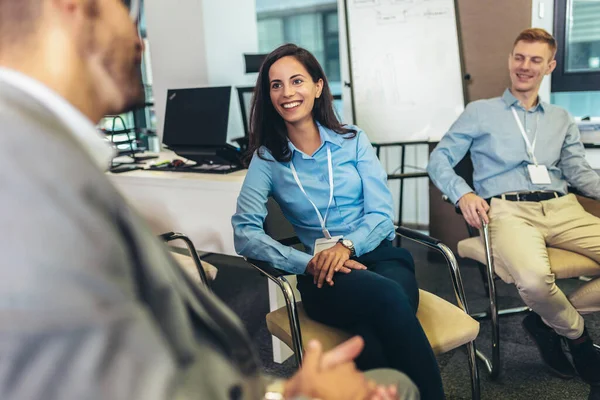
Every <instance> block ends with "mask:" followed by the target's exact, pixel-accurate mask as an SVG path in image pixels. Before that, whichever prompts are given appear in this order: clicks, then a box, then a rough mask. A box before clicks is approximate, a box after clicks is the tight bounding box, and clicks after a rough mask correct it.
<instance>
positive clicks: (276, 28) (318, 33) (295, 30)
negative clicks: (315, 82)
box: [256, 0, 341, 96]
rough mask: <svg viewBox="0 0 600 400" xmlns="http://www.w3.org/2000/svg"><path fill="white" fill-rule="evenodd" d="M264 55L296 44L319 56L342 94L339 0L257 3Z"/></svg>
mask: <svg viewBox="0 0 600 400" xmlns="http://www.w3.org/2000/svg"><path fill="white" fill-rule="evenodd" d="M256 11H257V21H258V44H259V49H258V51H259V52H260V53H269V52H271V51H272V50H274V49H275V48H276V47H277V46H279V45H282V44H284V43H294V44H297V45H298V46H301V47H304V48H306V49H307V50H309V51H310V52H311V53H313V54H314V55H315V57H316V58H317V60H319V63H320V64H321V66H323V69H324V70H325V74H326V75H327V78H328V79H329V84H330V86H331V90H332V92H333V94H334V96H335V95H338V96H339V95H341V83H340V81H341V71H340V46H339V36H338V35H339V28H338V13H337V0H277V1H275V0H256Z"/></svg>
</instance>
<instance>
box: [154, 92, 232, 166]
mask: <svg viewBox="0 0 600 400" xmlns="http://www.w3.org/2000/svg"><path fill="white" fill-rule="evenodd" d="M230 102H231V86H222V87H203V88H189V89H171V90H169V91H168V92H167V109H166V115H165V126H164V132H163V143H164V144H166V145H167V146H168V147H169V148H170V149H171V150H173V151H174V152H175V153H176V154H178V155H179V156H181V157H184V158H187V159H189V160H193V161H196V162H197V163H198V164H228V165H239V163H240V160H239V156H240V152H239V150H238V149H237V148H235V147H233V146H231V145H230V144H228V143H227V127H228V122H229V105H230Z"/></svg>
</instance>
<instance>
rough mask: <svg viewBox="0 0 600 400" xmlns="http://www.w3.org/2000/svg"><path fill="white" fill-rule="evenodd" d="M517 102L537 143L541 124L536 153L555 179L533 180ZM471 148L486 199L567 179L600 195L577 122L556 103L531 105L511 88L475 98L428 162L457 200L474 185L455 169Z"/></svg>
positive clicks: (561, 187) (562, 186)
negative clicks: (539, 182)
mask: <svg viewBox="0 0 600 400" xmlns="http://www.w3.org/2000/svg"><path fill="white" fill-rule="evenodd" d="M511 107H515V109H516V111H517V114H518V116H519V118H520V119H521V123H522V124H523V127H524V128H525V131H526V133H527V136H528V138H529V141H530V142H532V143H533V139H534V135H535V132H536V130H537V143H536V145H535V152H534V154H535V157H536V159H537V161H538V163H539V164H541V165H545V166H546V167H547V168H548V172H549V174H550V179H551V183H550V184H547V185H546V184H544V185H536V184H533V183H532V182H531V179H530V178H529V172H528V169H527V165H529V164H532V163H533V160H531V159H530V157H529V155H528V153H527V146H526V144H525V140H524V139H523V136H522V135H521V131H520V130H519V127H518V125H517V122H516V121H515V118H514V116H513V113H512V111H511ZM469 150H470V151H471V160H472V161H473V167H474V173H473V184H474V186H475V192H476V193H477V194H478V195H479V196H481V197H483V198H484V199H487V198H490V197H492V196H496V195H499V194H502V193H508V192H520V191H534V190H552V191H557V192H560V193H566V192H567V184H570V185H571V186H573V187H575V188H577V189H579V190H580V191H581V192H582V193H583V194H585V195H586V196H589V197H593V198H595V199H600V177H599V176H598V174H597V173H596V172H594V170H592V168H591V167H590V165H589V164H588V162H587V161H586V159H585V149H584V148H583V145H582V144H581V140H580V135H579V129H578V128H577V125H576V124H575V122H574V121H573V118H571V116H570V115H569V113H568V112H567V111H566V110H564V109H562V108H560V107H557V106H554V105H552V104H548V103H544V102H541V101H540V102H538V105H537V106H535V107H533V108H531V109H530V110H525V109H524V108H523V106H521V104H520V103H519V101H518V100H517V99H516V98H515V97H514V96H513V95H512V93H511V92H510V90H508V89H506V91H505V92H504V94H503V96H502V97H496V98H493V99H489V100H478V101H474V102H472V103H470V104H469V105H468V106H467V108H466V109H465V111H464V112H463V114H462V115H461V116H460V117H459V118H458V120H457V121H456V122H455V123H454V125H452V127H451V128H450V131H448V133H446V135H445V136H444V137H443V138H442V140H441V141H440V143H439V144H438V146H437V147H436V148H435V150H434V151H433V152H432V153H431V156H430V158H429V165H428V167H427V172H428V173H429V176H430V177H431V180H432V181H433V183H435V185H436V186H437V187H438V188H439V189H440V190H441V191H442V192H443V193H445V194H446V195H447V196H448V197H449V198H450V200H451V201H452V202H453V203H456V202H457V201H458V200H459V199H460V198H461V197H462V196H463V195H465V194H467V193H469V192H472V191H473V189H472V188H471V187H470V186H469V185H468V184H467V183H466V182H465V180H464V179H462V178H461V177H459V176H458V175H457V174H456V173H455V172H454V170H453V168H454V166H456V164H458V162H459V161H460V160H461V159H462V158H463V157H464V156H465V154H466V153H467V151H469Z"/></svg>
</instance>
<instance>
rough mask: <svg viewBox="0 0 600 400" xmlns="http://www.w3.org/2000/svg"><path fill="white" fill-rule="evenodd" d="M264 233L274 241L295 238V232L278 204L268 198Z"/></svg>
mask: <svg viewBox="0 0 600 400" xmlns="http://www.w3.org/2000/svg"><path fill="white" fill-rule="evenodd" d="M264 229H265V233H266V234H267V235H269V236H271V237H272V238H273V239H275V240H281V239H288V238H291V237H294V236H296V231H295V230H294V227H293V226H292V224H290V222H289V221H288V220H287V219H286V218H285V216H284V215H283V211H281V208H280V207H279V204H277V202H276V201H275V200H274V199H273V198H272V197H269V199H268V201H267V218H266V219H265V224H264Z"/></svg>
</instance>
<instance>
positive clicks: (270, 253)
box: [231, 126, 394, 274]
mask: <svg viewBox="0 0 600 400" xmlns="http://www.w3.org/2000/svg"><path fill="white" fill-rule="evenodd" d="M353 128H354V129H357V130H358V134H357V135H356V137H354V138H352V139H347V138H344V136H342V135H339V134H337V133H335V132H333V131H331V130H329V129H327V128H324V127H322V126H319V133H320V135H321V146H320V147H319V148H318V149H317V151H315V153H314V154H313V155H308V154H304V153H303V152H302V151H300V150H298V149H297V148H296V147H295V146H294V145H293V144H292V143H291V142H288V143H289V147H290V150H291V151H292V162H293V163H294V167H295V168H296V171H297V173H298V177H299V179H300V182H301V183H302V186H303V187H304V190H305V191H306V193H307V194H308V196H309V197H310V199H311V200H312V201H313V202H314V203H315V205H316V206H317V207H318V209H319V211H320V212H321V215H323V216H324V215H325V212H326V210H327V204H328V203H329V194H330V193H329V175H328V163H327V146H329V148H330V149H331V157H332V162H333V182H334V197H333V202H332V204H331V207H330V209H329V213H328V217H327V222H326V226H327V229H328V230H329V232H330V233H331V235H332V236H337V235H343V236H344V238H346V239H350V240H352V242H353V243H354V247H355V251H356V255H357V256H360V255H362V254H365V253H368V252H370V251H371V250H373V249H375V247H377V246H378V245H379V243H381V241H382V240H384V239H386V238H387V239H390V240H391V239H393V238H394V224H393V215H394V214H393V209H392V204H393V202H392V195H391V193H390V191H389V189H388V187H387V174H386V173H385V171H384V169H383V167H382V166H381V163H380V162H379V159H378V158H377V155H376V154H375V151H374V150H373V147H372V146H371V143H370V142H369V139H368V137H367V135H366V134H365V133H364V132H362V131H361V130H359V129H358V128H356V127H353ZM262 150H264V152H263V153H262V154H264V155H265V157H266V158H268V159H269V160H270V161H266V160H263V159H261V158H260V157H258V156H257V155H256V154H254V157H253V158H252V161H251V163H250V167H249V168H248V173H247V175H246V179H245V181H244V185H243V186H242V191H241V193H240V195H239V197H238V202H237V211H236V213H235V215H234V216H233V218H232V219H231V223H232V225H233V230H234V243H235V249H236V251H237V252H238V253H239V254H240V255H243V256H246V257H251V258H256V259H259V260H264V261H269V262H271V263H273V264H274V265H275V266H276V267H278V268H280V269H283V270H285V271H288V272H290V273H293V274H303V273H304V272H305V270H306V266H307V265H308V262H309V261H310V260H311V258H312V253H313V248H314V243H315V240H316V239H318V238H322V237H323V232H322V231H321V224H320V222H319V219H318V217H317V213H316V212H315V209H314V208H313V206H312V205H311V203H310V201H308V199H307V197H306V196H305V195H304V194H303V193H302V191H301V190H300V188H299V187H298V185H297V184H296V181H295V180H294V177H293V175H292V171H291V169H290V163H289V162H277V161H275V160H274V158H273V157H272V155H271V153H270V152H269V151H268V150H266V149H265V148H263V149H262ZM269 196H272V197H273V198H274V199H275V200H276V201H277V203H278V204H279V206H280V207H281V210H282V211H283V214H284V215H285V217H286V219H287V220H288V221H290V222H291V224H292V225H293V226H294V229H295V231H296V234H297V235H298V237H299V239H300V241H301V242H302V243H303V244H304V246H305V247H306V250H307V253H304V252H301V251H299V250H296V249H294V248H292V247H288V246H284V245H281V244H280V243H278V242H277V241H275V240H273V239H271V238H270V237H269V236H268V235H267V234H265V232H264V230H263V223H264V220H265V217H266V215H267V208H266V203H267V198H268V197H269Z"/></svg>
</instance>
